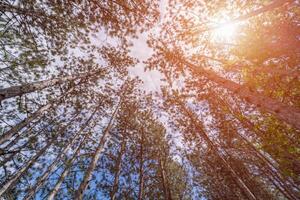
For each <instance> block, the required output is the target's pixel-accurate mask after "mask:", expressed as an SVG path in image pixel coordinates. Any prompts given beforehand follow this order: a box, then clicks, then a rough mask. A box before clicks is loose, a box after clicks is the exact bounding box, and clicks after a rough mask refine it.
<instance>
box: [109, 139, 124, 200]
mask: <svg viewBox="0 0 300 200" xmlns="http://www.w3.org/2000/svg"><path fill="white" fill-rule="evenodd" d="M125 149H126V140H125V139H123V141H122V144H121V149H120V152H119V155H118V158H117V161H116V169H115V170H116V171H115V174H114V184H113V188H112V191H111V195H110V197H111V200H115V199H116V194H117V192H118V189H119V187H118V186H119V179H120V173H121V165H122V158H123V155H124V152H125Z"/></svg>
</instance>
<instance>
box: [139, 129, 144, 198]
mask: <svg viewBox="0 0 300 200" xmlns="http://www.w3.org/2000/svg"><path fill="white" fill-rule="evenodd" d="M143 167H144V131H143V130H142V131H141V146H140V167H139V194H138V200H142V199H143V196H144V168H143Z"/></svg>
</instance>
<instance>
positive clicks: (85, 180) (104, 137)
mask: <svg viewBox="0 0 300 200" xmlns="http://www.w3.org/2000/svg"><path fill="white" fill-rule="evenodd" d="M120 105H121V100H120V102H119V103H118V105H117V107H116V109H115V111H114V112H113V114H112V116H111V118H110V121H109V122H108V125H107V126H106V128H105V130H104V132H103V134H102V137H101V140H100V142H99V144H98V146H97V148H96V151H95V153H94V157H93V159H92V161H91V163H90V165H89V166H88V169H87V170H86V172H85V174H84V178H83V180H82V182H81V184H80V186H79V188H78V190H77V191H76V194H75V198H76V199H79V200H81V199H82V197H83V193H84V191H85V189H86V187H87V186H88V182H89V180H90V178H91V176H92V173H93V171H94V170H95V168H96V164H97V161H98V159H99V157H100V154H101V152H102V150H103V148H104V145H105V143H106V140H107V138H108V137H109V136H110V133H109V132H110V129H111V128H112V125H113V122H114V119H115V117H116V115H117V113H118V111H119V108H120Z"/></svg>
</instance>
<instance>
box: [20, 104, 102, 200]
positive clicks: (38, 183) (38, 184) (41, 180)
mask: <svg viewBox="0 0 300 200" xmlns="http://www.w3.org/2000/svg"><path fill="white" fill-rule="evenodd" d="M97 111H98V108H96V109H95V110H94V112H93V113H92V114H91V116H90V117H89V118H88V119H87V121H86V122H85V123H84V124H83V125H82V126H81V128H80V129H79V130H78V132H77V133H76V134H75V137H73V138H72V139H71V141H70V142H69V143H68V144H67V146H66V147H65V148H64V149H63V151H62V152H61V153H60V154H59V156H57V157H56V159H55V160H54V161H53V163H52V164H51V165H50V166H49V167H48V168H47V170H46V172H45V173H44V174H43V175H42V176H40V177H39V178H38V180H37V181H36V184H35V186H33V187H32V188H29V191H28V193H27V195H26V196H25V197H24V200H30V199H31V198H32V196H33V195H34V193H35V192H36V191H37V190H38V189H39V188H40V187H41V186H42V185H43V184H44V182H45V180H46V179H47V178H48V177H49V175H50V174H51V172H52V171H53V170H54V169H55V167H56V166H57V164H58V163H59V161H60V160H61V158H62V157H63V156H64V155H65V154H66V153H67V152H68V150H69V149H70V148H71V147H72V145H73V144H74V143H75V142H76V140H77V138H78V137H79V136H80V134H81V132H82V131H84V129H85V128H86V127H87V126H88V125H89V124H90V121H91V120H92V118H93V116H94V115H95V113H96V112H97ZM87 134H88V133H87ZM79 146H80V145H79Z"/></svg>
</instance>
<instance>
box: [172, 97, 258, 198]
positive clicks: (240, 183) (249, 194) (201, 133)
mask: <svg viewBox="0 0 300 200" xmlns="http://www.w3.org/2000/svg"><path fill="white" fill-rule="evenodd" d="M177 102H178V103H179V105H180V108H181V110H182V111H183V112H184V113H185V114H186V115H187V116H188V117H189V118H190V119H191V120H192V121H193V123H194V124H195V126H196V127H197V129H198V130H199V131H198V133H199V136H200V137H202V139H204V140H205V141H206V143H207V144H208V146H209V147H210V148H211V149H212V151H213V152H214V153H215V155H216V156H218V157H219V159H220V161H221V162H222V163H223V165H224V166H225V167H226V168H227V169H228V171H229V172H230V173H231V175H232V177H233V179H234V180H235V182H236V183H237V185H238V186H239V187H240V188H241V190H242V192H243V193H244V194H245V196H246V197H247V198H248V199H250V200H257V198H256V196H255V195H254V194H253V193H252V192H251V190H250V189H249V188H248V186H247V185H246V184H245V183H244V182H243V180H242V179H241V178H240V177H239V176H238V174H237V173H236V172H235V171H234V170H233V168H232V167H231V166H230V164H229V163H228V162H227V161H226V160H225V159H224V158H223V156H222V155H221V154H220V153H219V150H218V148H217V147H216V146H215V145H214V143H213V142H212V141H211V139H210V138H209V136H208V135H207V134H206V133H205V131H204V129H203V128H202V125H201V123H200V122H199V120H198V119H197V118H196V117H195V116H194V114H193V112H192V111H191V110H190V109H189V108H187V107H186V106H185V105H183V103H182V102H179V101H177Z"/></svg>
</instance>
